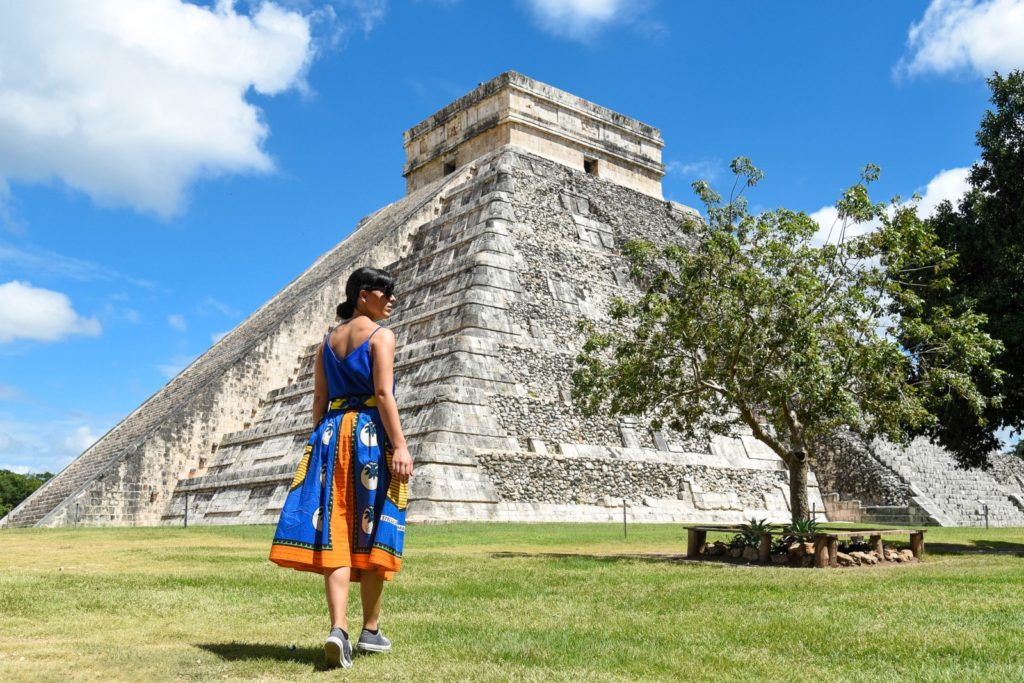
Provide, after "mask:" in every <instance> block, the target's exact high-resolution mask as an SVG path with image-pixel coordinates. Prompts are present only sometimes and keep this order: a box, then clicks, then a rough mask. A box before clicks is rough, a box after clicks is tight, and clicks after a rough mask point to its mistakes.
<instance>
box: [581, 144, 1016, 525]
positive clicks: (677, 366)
mask: <svg viewBox="0 0 1024 683" xmlns="http://www.w3.org/2000/svg"><path fill="white" fill-rule="evenodd" d="M732 170H733V173H734V174H735V176H736V183H735V184H734V186H733V192H732V196H731V197H730V198H729V200H728V201H727V202H724V203H723V201H722V199H721V197H720V196H719V195H718V194H716V193H715V192H714V191H713V190H712V189H711V188H710V186H709V185H708V184H707V183H706V182H704V181H698V182H697V183H694V186H693V187H694V190H695V191H696V193H697V194H698V196H699V197H700V199H701V201H702V202H703V204H704V207H705V210H706V214H707V220H699V219H688V220H686V221H685V222H684V223H683V224H682V226H681V234H680V240H679V242H678V243H676V244H668V245H662V246H656V245H654V244H652V243H650V242H647V241H634V242H630V243H628V244H627V245H625V246H624V248H623V253H624V255H625V256H626V257H627V259H628V260H629V262H630V264H631V275H632V277H633V278H635V279H636V281H637V282H638V284H639V285H640V289H641V292H642V293H641V294H640V296H639V298H638V299H635V300H626V299H625V298H621V297H619V298H615V299H613V301H612V304H611V307H610V310H609V313H610V317H611V322H610V323H607V324H600V323H599V324H595V323H588V322H584V323H583V324H582V325H583V329H584V331H585V332H586V333H587V338H586V341H585V343H584V345H583V347H582V351H581V353H580V354H579V356H578V357H577V368H576V370H575V372H574V373H573V383H574V394H575V397H576V398H577V400H578V401H579V403H580V405H581V407H582V409H583V411H584V413H586V414H594V413H596V412H598V411H601V410H608V411H610V412H611V413H612V414H624V415H637V416H646V417H648V418H650V419H651V424H652V426H653V427H654V428H656V429H659V428H661V427H662V426H663V425H666V424H667V426H668V427H669V428H671V429H673V430H676V431H678V432H680V433H682V434H684V435H685V436H687V437H690V438H693V437H697V436H699V435H701V434H734V433H735V432H736V430H737V429H740V428H742V427H746V428H747V429H749V430H750V432H751V433H752V434H753V435H754V437H756V438H757V439H758V440H760V441H761V442H763V443H765V444H766V445H767V446H768V447H769V448H771V449H772V450H773V451H774V452H775V453H776V454H777V455H778V456H779V458H781V459H782V461H783V462H784V463H785V464H786V466H787V468H788V470H789V479H790V506H791V511H792V513H793V516H794V518H797V519H800V518H806V517H808V516H809V513H810V510H809V507H808V501H807V471H808V470H807V463H808V457H809V455H811V449H812V448H813V445H814V443H815V442H816V441H818V440H819V439H821V438H822V437H827V436H829V435H831V434H834V433H835V432H837V431H838V430H841V429H846V428H849V429H852V430H854V431H856V432H858V433H860V434H863V435H883V436H886V437H888V438H890V439H893V440H895V441H899V442H906V441H907V440H908V439H909V438H910V436H911V435H912V434H913V433H914V432H915V430H921V429H924V428H927V427H928V426H930V425H933V424H934V423H935V415H934V412H933V410H932V407H933V406H934V405H935V404H936V403H940V402H941V400H942V399H941V397H943V396H956V397H958V398H960V399H962V401H963V402H964V405H967V406H969V407H971V408H973V409H974V410H975V414H977V413H980V412H981V411H983V410H984V409H985V408H986V407H987V406H988V405H989V404H990V402H991V401H992V400H994V399H993V398H992V397H991V396H988V395H986V394H984V393H983V392H982V391H981V390H980V389H979V387H978V385H977V384H976V382H975V381H974V380H973V377H974V376H976V375H983V376H987V377H989V378H990V379H991V381H992V383H993V384H994V383H995V382H996V381H997V380H998V372H995V371H989V370H988V369H987V365H988V363H989V361H990V359H991V357H992V356H993V354H995V353H997V352H998V350H999V344H998V343H997V342H994V341H993V340H992V339H991V338H989V337H988V336H987V335H986V334H985V333H983V332H982V331H981V330H980V329H979V326H980V324H981V323H982V322H983V319H982V318H981V317H980V316H978V315H976V314H974V313H973V312H970V311H966V312H964V311H961V312H959V313H954V312H953V311H952V310H951V309H949V308H934V309H930V310H929V311H928V313H929V316H928V317H923V316H921V315H918V314H915V313H914V311H915V310H916V309H919V308H920V306H919V303H920V292H919V291H917V290H918V289H919V286H910V285H908V284H907V280H906V278H905V276H906V274H907V273H915V272H920V271H922V270H927V271H929V272H930V273H932V277H931V278H930V279H929V280H928V282H927V283H926V285H925V286H928V287H941V286H946V285H948V282H946V281H944V280H943V279H942V277H941V273H943V272H945V271H947V270H948V269H949V268H950V267H951V266H952V263H953V260H954V259H953V258H952V257H951V255H950V254H949V253H947V252H946V251H945V250H943V249H942V248H940V247H939V246H938V245H937V244H936V243H935V235H934V233H933V232H931V230H930V229H929V228H928V226H927V224H926V223H924V222H922V221H921V220H920V219H918V217H917V212H916V207H915V206H914V204H913V203H910V204H903V203H901V202H900V201H899V198H896V199H894V200H893V201H892V202H890V203H889V204H877V205H876V204H873V203H872V202H871V200H870V198H869V195H868V191H867V185H868V183H870V182H871V181H873V180H874V179H876V178H877V175H878V169H877V167H874V166H869V167H868V168H866V169H865V173H864V175H863V176H862V179H861V182H859V183H858V184H856V185H854V186H853V187H851V188H850V189H849V190H847V191H846V192H845V193H844V195H843V197H842V198H841V199H840V200H839V202H838V203H837V205H836V206H837V209H838V211H839V216H840V220H841V225H840V226H839V235H840V237H839V239H838V243H836V244H833V243H827V244H824V245H818V244H816V243H815V241H814V239H813V238H814V235H815V232H816V231H817V230H818V225H817V224H816V223H815V222H814V221H813V220H812V219H811V218H810V217H809V216H807V214H805V213H800V212H795V211H790V210H788V209H784V208H780V209H776V210H774V211H767V212H764V213H761V214H758V215H752V214H751V213H749V211H748V209H747V202H746V199H745V198H744V197H743V192H744V190H746V189H747V188H750V187H753V186H754V185H756V184H757V183H758V181H759V180H761V178H762V173H761V172H760V171H759V170H757V169H756V168H754V166H753V165H752V164H751V163H750V161H749V160H747V159H744V158H738V159H736V160H735V161H733V163H732ZM737 188H738V191H737ZM872 222H876V223H877V224H878V228H877V229H876V230H873V231H871V232H869V233H868V234H865V235H862V236H860V237H854V238H847V237H846V236H845V235H846V233H847V231H848V229H849V227H850V226H851V225H852V224H854V223H872ZM897 339H901V340H903V341H904V343H903V344H902V345H901V344H900V343H898V342H897Z"/></svg>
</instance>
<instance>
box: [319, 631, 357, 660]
mask: <svg viewBox="0 0 1024 683" xmlns="http://www.w3.org/2000/svg"><path fill="white" fill-rule="evenodd" d="M324 655H325V656H326V657H327V666H329V667H331V668H334V667H338V666H340V667H341V668H342V669H347V668H349V667H350V666H352V644H351V643H349V642H348V638H346V637H345V632H344V631H342V630H341V629H340V628H337V627H335V628H332V629H331V632H330V633H328V634H327V640H326V642H324Z"/></svg>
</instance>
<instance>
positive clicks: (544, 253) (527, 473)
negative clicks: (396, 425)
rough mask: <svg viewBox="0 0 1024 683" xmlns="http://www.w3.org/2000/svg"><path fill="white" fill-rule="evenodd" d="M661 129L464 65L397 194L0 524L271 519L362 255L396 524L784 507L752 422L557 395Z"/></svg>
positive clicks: (667, 231)
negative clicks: (391, 439)
mask: <svg viewBox="0 0 1024 683" xmlns="http://www.w3.org/2000/svg"><path fill="white" fill-rule="evenodd" d="M662 146H663V142H662V138H661V134H660V132H659V131H658V130H657V129H655V128H652V127H650V126H648V125H645V124H643V123H640V122H639V121H636V120H634V119H631V118H628V117H625V116H623V115H621V114H618V113H615V112H613V111H610V110H608V109H605V108H603V107H600V106H598V105H595V104H593V103H591V102H587V101H585V100H583V99H580V98H579V97H576V96H574V95H571V94H569V93H566V92H564V91H561V90H558V89H556V88H553V87H551V86H548V85H545V84H543V83H539V82H537V81H534V80H532V79H529V78H527V77H525V76H522V75H520V74H518V73H515V72H508V73H505V74H502V75H500V76H498V77H497V78H495V79H494V80H492V81H489V82H487V83H484V84H482V85H480V86H479V87H477V88H476V89H475V90H473V91H472V92H470V93H469V94H467V95H466V96H464V97H462V98H461V99H459V100H457V101H456V102H454V103H452V104H450V105H449V106H447V107H445V108H444V109H442V110H441V111H439V112H437V113H436V114H434V115H433V116H431V117H430V118H428V119H426V120H425V121H423V122H422V123H420V124H418V125H416V126H415V127H413V128H411V129H410V130H408V131H407V132H406V133H405V150H406V157H407V163H406V166H405V169H404V176H405V178H406V181H407V193H406V196H405V197H403V198H402V199H400V200H399V201H397V202H395V203H393V204H390V205H388V206H386V207H384V208H382V209H380V210H379V211H377V212H375V213H373V214H371V215H369V216H368V217H366V218H365V219H363V220H362V221H361V222H360V223H359V225H358V226H357V227H356V229H355V231H354V232H352V234H351V236H349V237H348V238H347V239H345V240H344V241H343V242H341V243H340V244H338V245H337V246H336V247H335V248H334V249H332V250H331V251H329V252H328V253H326V254H324V255H323V256H321V257H320V258H319V259H317V260H316V261H315V262H314V263H313V264H312V265H311V266H310V267H309V268H308V269H307V270H306V271H305V272H304V273H302V274H301V275H299V277H297V278H296V279H295V280H294V281H293V282H291V283H290V284H289V285H288V286H286V287H285V288H284V289H283V290H282V291H281V292H280V293H279V294H277V295H276V296H275V297H274V298H273V299H271V300H270V301H268V302H267V303H266V304H264V305H263V306H262V307H260V308H259V309H257V310H256V311H255V312H254V313H253V314H252V315H250V316H249V317H248V318H247V319H246V320H245V321H244V322H242V323H241V324H240V325H239V326H238V327H237V328H236V329H235V330H233V331H232V332H231V333H230V334H229V335H227V336H226V337H225V338H224V339H222V340H221V341H219V342H217V344H215V345H214V346H213V347H212V348H210V349H209V350H208V351H207V352H206V353H205V354H203V355H202V356H201V357H199V358H198V359H197V360H196V361H195V362H193V363H192V364H191V365H190V366H189V367H188V368H186V369H185V370H183V371H182V372H181V373H180V374H179V375H178V376H177V377H175V378H174V379H173V380H171V381H170V382H169V383H168V384H167V385H166V386H165V387H164V388H162V389H161V390H160V391H158V392H157V393H156V394H154V395H153V396H152V397H151V398H150V399H149V400H147V401H146V402H145V403H143V404H142V405H141V406H139V408H137V409H136V410H135V411H134V412H132V413H131V414H130V415H128V416H127V417H126V418H125V419H124V420H123V421H122V422H121V423H120V424H118V425H117V426H116V427H114V428H113V429H112V430H111V431H110V432H109V433H107V434H106V435H105V436H104V437H103V438H101V439H100V440H99V441H98V442H97V443H96V444H95V445H93V446H92V447H91V448H89V449H88V450H87V451H86V452H85V453H83V454H82V455H81V456H80V457H79V458H78V459H76V460H75V461H74V462H73V463H71V464H70V465H69V466H68V467H67V468H66V469H64V470H63V471H62V472H60V473H59V474H58V475H57V476H56V477H54V478H53V479H52V480H51V481H49V482H48V483H47V484H46V485H44V486H43V487H42V488H40V489H39V490H38V491H37V492H36V493H35V494H34V495H33V496H31V497H30V498H29V499H27V500H26V501H25V502H24V503H22V504H21V505H20V506H19V507H17V508H15V509H14V510H12V511H11V512H10V514H9V515H8V516H7V517H6V518H5V519H4V520H3V522H4V523H5V524H7V525H10V526H60V525H72V524H82V525H143V524H176V525H180V524H183V523H184V521H185V516H186V514H187V516H188V522H189V523H190V524H241V523H273V522H276V519H277V515H278V513H279V511H280V508H281V504H282V502H283V500H284V496H285V492H286V488H287V485H288V483H289V482H290V480H291V477H292V472H293V470H294V468H295V466H296V462H297V460H298V457H299V455H300V453H301V451H302V445H303V444H304V442H305V439H306V437H307V435H308V432H309V429H310V428H311V424H310V419H311V418H310V405H311V399H312V365H313V357H314V353H315V351H316V348H317V344H318V343H319V341H320V340H321V339H322V338H323V335H324V333H325V332H326V331H327V329H328V328H329V327H330V326H331V325H333V324H334V323H335V318H334V313H333V311H334V308H335V306H336V304H337V303H338V301H340V300H341V299H342V298H343V287H344V283H345V279H346V277H347V275H348V274H349V273H350V272H351V271H352V270H353V269H354V268H356V267H359V266H362V265H377V266H381V267H384V268H386V269H388V270H390V271H392V272H393V273H394V274H395V275H396V276H397V278H398V283H399V284H398V288H397V291H396V294H397V296H398V297H399V304H398V310H397V312H396V314H395V315H394V316H393V317H392V318H391V320H390V322H389V326H390V327H391V328H392V329H394V331H395V333H396V335H397V337H398V343H399V353H398V357H397V358H396V374H397V378H398V397H399V405H400V406H401V413H402V422H403V426H404V428H405V431H406V434H407V437H408V439H409V442H410V444H412V452H413V457H414V459H415V462H416V472H415V476H414V479H413V483H412V487H411V492H410V508H409V519H410V521H420V522H423V521H450V520H520V521H544V520H547V521H557V520H566V521H611V520H617V519H621V515H622V506H623V502H624V501H625V502H626V505H627V506H628V507H627V512H628V514H629V516H630V518H631V519H635V520H637V521H683V520H700V521H712V520H718V521H739V520H741V519H749V518H750V517H751V516H752V515H756V516H758V517H771V518H774V519H788V518H789V510H788V502H787V497H788V496H787V490H788V484H787V474H786V471H785V468H784V467H783V465H782V463H781V462H780V461H779V459H778V458H777V457H776V456H775V455H774V454H772V453H771V452H770V451H768V450H767V449H766V448H764V447H763V446H761V445H760V444H759V442H757V441H755V440H754V439H752V438H750V437H746V436H745V437H740V438H735V439H724V438H716V439H715V440H714V441H712V442H710V443H682V442H680V441H678V440H677V439H675V438H674V437H673V436H672V435H671V434H666V433H658V432H652V431H651V430H650V429H649V427H648V426H647V425H645V424H643V423H642V422H639V421H636V420H622V419H614V418H610V417H608V416H603V417H598V418H584V417H583V416H582V415H580V413H579V412H578V411H577V410H576V409H575V408H574V406H573V405H572V402H571V399H570V394H569V389H570V380H569V376H570V373H571V370H572V366H573V359H574V356H575V354H576V352H577V350H578V348H579V345H580V342H581V340H580V338H579V336H578V333H577V331H576V330H577V327H576V324H577V321H578V320H579V318H580V317H581V316H584V317H588V318H594V319H600V318H602V317H603V316H605V310H606V305H607V302H608V299H609V297H610V296H611V295H612V294H615V293H618V292H621V291H623V290H624V289H628V288H629V287H631V286H632V285H631V284H630V283H629V281H628V280H627V278H626V275H625V273H626V269H625V263H624V261H623V259H622V258H621V256H620V255H619V252H618V247H619V246H620V245H621V244H622V243H623V242H625V241H627V240H629V239H632V238H635V237H640V236H643V237H645V238H649V239H654V240H656V241H663V240H667V239H671V238H672V237H673V234H674V233H675V231H676V229H677V226H678V224H679V222H680V220H681V219H682V217H683V216H684V215H685V214H686V213H687V212H690V211H692V209H688V208H686V207H684V206H681V205H679V204H676V203H673V202H667V201H665V200H664V199H662V196H661V178H662V175H663V173H664V166H663V164H662V162H661V150H662ZM811 484H812V491H811V500H812V502H813V503H814V504H815V505H816V506H817V509H819V510H821V509H822V502H821V498H820V495H819V492H818V490H817V484H816V481H815V479H814V478H813V475H812V477H811Z"/></svg>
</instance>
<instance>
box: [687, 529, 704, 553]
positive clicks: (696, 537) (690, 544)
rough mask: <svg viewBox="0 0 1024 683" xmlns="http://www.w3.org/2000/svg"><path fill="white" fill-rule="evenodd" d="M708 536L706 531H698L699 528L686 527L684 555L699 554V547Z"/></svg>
mask: <svg viewBox="0 0 1024 683" xmlns="http://www.w3.org/2000/svg"><path fill="white" fill-rule="evenodd" d="M707 537H708V532H706V531H700V530H699V529H687V530H686V556H687V557H697V556H698V555H700V549H701V548H702V547H703V546H704V540H705V539H706V538H707Z"/></svg>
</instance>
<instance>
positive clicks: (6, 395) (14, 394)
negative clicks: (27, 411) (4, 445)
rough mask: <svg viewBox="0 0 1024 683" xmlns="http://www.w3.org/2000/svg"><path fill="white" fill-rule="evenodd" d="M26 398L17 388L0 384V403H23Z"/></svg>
mask: <svg viewBox="0 0 1024 683" xmlns="http://www.w3.org/2000/svg"><path fill="white" fill-rule="evenodd" d="M27 398H28V397H27V396H26V395H25V392H24V391H22V390H21V389H19V388H18V387H15V386H11V385H10V384H0V401H24V400H26V399H27ZM0 450H2V449H0Z"/></svg>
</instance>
